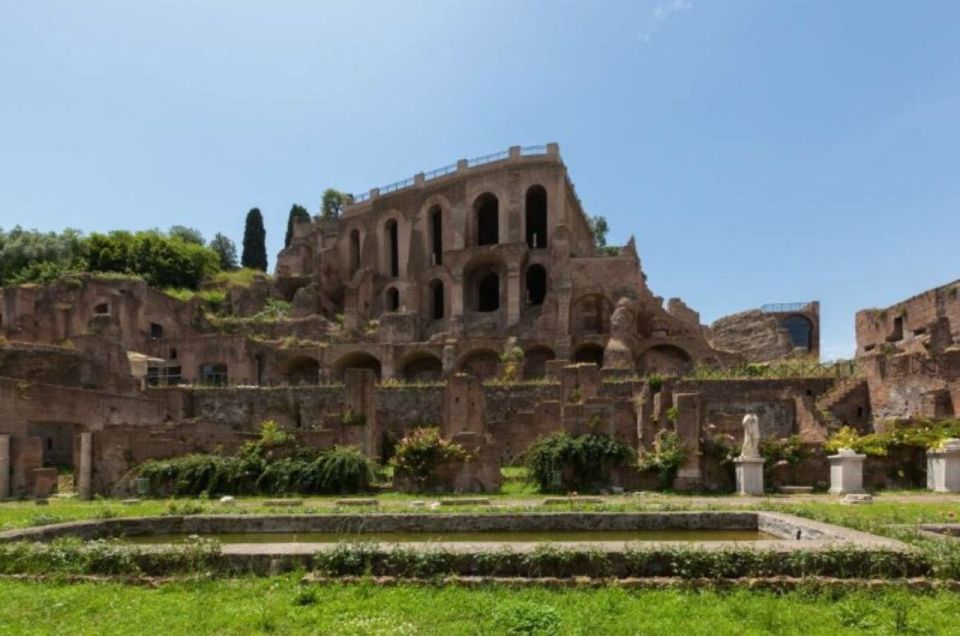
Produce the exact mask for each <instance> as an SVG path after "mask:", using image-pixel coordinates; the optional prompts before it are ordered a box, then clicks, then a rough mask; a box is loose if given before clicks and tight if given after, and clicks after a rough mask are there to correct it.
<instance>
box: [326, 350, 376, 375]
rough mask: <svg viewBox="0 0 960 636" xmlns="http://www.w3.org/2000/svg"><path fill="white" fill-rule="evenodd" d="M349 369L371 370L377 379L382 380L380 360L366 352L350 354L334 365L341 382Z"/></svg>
mask: <svg viewBox="0 0 960 636" xmlns="http://www.w3.org/2000/svg"><path fill="white" fill-rule="evenodd" d="M347 369H370V370H371V371H373V373H374V375H376V376H377V379H380V373H381V371H380V360H378V359H377V357H376V356H374V355H373V354H371V353H367V352H366V351H354V352H353V353H348V354H346V355H345V356H343V357H342V358H340V359H339V360H337V362H336V363H335V364H334V365H333V370H334V372H335V374H336V376H337V378H339V379H340V380H342V379H343V372H344V371H346V370H347Z"/></svg>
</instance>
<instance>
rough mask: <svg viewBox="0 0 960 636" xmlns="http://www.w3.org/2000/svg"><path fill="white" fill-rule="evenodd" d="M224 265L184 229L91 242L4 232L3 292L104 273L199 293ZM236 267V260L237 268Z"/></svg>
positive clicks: (67, 235)
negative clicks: (69, 276)
mask: <svg viewBox="0 0 960 636" xmlns="http://www.w3.org/2000/svg"><path fill="white" fill-rule="evenodd" d="M218 237H219V238H220V239H223V238H225V237H222V235H218ZM217 240H218V239H215V241H217ZM226 241H227V242H229V239H226ZM231 245H232V244H231ZM222 260H223V259H222V258H221V255H220V253H218V251H217V250H216V249H215V248H214V247H213V246H210V247H208V246H207V245H205V244H204V241H203V237H202V236H201V235H200V233H199V232H197V231H196V230H192V229H190V228H185V227H182V226H174V227H172V228H170V230H168V231H167V232H161V231H160V230H146V231H141V232H127V231H123V230H117V231H114V232H110V233H108V234H99V233H94V234H90V235H89V236H84V235H83V234H81V233H80V232H79V231H77V230H72V229H67V230H64V231H63V232H38V231H36V230H24V229H22V228H21V227H19V226H17V227H14V228H13V229H12V230H10V231H4V230H2V229H0V286H5V285H16V284H20V283H50V282H53V281H55V280H57V279H59V278H61V277H63V276H64V275H66V274H70V273H76V272H103V273H114V274H129V275H135V276H140V277H142V278H143V279H144V280H146V281H147V284H149V285H151V286H152V287H158V288H164V287H177V288H187V289H196V288H197V287H198V286H199V284H200V281H202V280H203V279H204V278H207V277H209V276H212V275H214V274H216V273H217V272H220V271H221V270H223V269H224V267H223V265H224V263H223V262H222ZM235 261H236V257H235V255H234V265H235ZM227 265H229V263H227Z"/></svg>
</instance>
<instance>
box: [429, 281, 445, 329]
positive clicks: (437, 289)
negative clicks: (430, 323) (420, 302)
mask: <svg viewBox="0 0 960 636" xmlns="http://www.w3.org/2000/svg"><path fill="white" fill-rule="evenodd" d="M430 304H431V306H430V315H431V316H433V319H434V320H440V319H441V318H443V304H444V298H443V281H440V280H435V281H433V282H431V283H430Z"/></svg>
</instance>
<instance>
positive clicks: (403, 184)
mask: <svg viewBox="0 0 960 636" xmlns="http://www.w3.org/2000/svg"><path fill="white" fill-rule="evenodd" d="M412 185H413V177H410V178H409V179H402V180H400V181H394V182H393V183H391V184H389V185H385V186H383V187H382V188H380V194H389V193H391V192H396V191H397V190H403V189H404V188H409V187H410V186H412Z"/></svg>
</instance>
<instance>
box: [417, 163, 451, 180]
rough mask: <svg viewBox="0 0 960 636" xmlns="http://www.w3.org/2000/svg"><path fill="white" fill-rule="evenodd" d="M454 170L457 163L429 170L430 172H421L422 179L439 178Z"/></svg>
mask: <svg viewBox="0 0 960 636" xmlns="http://www.w3.org/2000/svg"><path fill="white" fill-rule="evenodd" d="M456 171H457V164H455V163H451V164H450V165H448V166H444V167H442V168H437V169H435V170H431V171H430V172H425V173H424V174H423V180H424V181H430V180H432V179H439V178H440V177H443V176H446V175H448V174H453V173H454V172H456Z"/></svg>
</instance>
